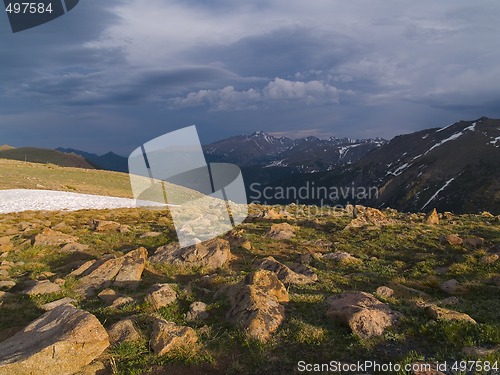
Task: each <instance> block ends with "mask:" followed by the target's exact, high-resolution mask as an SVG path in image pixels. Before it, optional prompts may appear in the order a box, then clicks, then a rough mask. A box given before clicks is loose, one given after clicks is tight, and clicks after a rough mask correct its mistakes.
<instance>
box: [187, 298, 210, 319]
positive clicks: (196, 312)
mask: <svg viewBox="0 0 500 375" xmlns="http://www.w3.org/2000/svg"><path fill="white" fill-rule="evenodd" d="M207 318H208V312H207V304H206V303H203V302H200V301H197V302H193V303H192V304H191V305H189V311H188V313H187V315H186V320H187V321H188V322H193V321H197V320H205V319H207Z"/></svg>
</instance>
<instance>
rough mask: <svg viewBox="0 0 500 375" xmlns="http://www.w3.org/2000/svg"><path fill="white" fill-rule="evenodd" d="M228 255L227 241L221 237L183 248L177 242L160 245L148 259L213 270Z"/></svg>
mask: <svg viewBox="0 0 500 375" xmlns="http://www.w3.org/2000/svg"><path fill="white" fill-rule="evenodd" d="M230 256H231V249H230V246H229V242H228V241H226V240H224V239H222V238H214V239H212V240H208V241H205V242H200V243H198V244H196V245H192V246H188V247H184V248H181V247H180V246H179V244H178V243H174V244H168V245H165V246H162V247H160V248H158V249H157V250H156V252H155V254H154V255H153V256H152V257H151V258H150V259H149V261H150V262H151V263H169V264H173V265H177V266H186V267H203V268H205V269H207V270H215V269H217V268H220V267H222V265H223V264H225V263H226V262H227V261H228V260H229V258H230Z"/></svg>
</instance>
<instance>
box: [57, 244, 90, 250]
mask: <svg viewBox="0 0 500 375" xmlns="http://www.w3.org/2000/svg"><path fill="white" fill-rule="evenodd" d="M88 249H90V246H89V245H83V244H81V243H78V242H72V243H69V244H66V245H64V246H63V247H62V249H61V251H62V252H66V253H75V252H81V253H84V252H86V251H87V250H88Z"/></svg>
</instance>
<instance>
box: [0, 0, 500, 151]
mask: <svg viewBox="0 0 500 375" xmlns="http://www.w3.org/2000/svg"><path fill="white" fill-rule="evenodd" d="M498 19H500V2H499V1H498V0H491V1H488V0H483V1H477V2H472V1H470V0H442V1H428V0H423V1H409V0H397V1H396V0H353V1H344V0H314V1H298V0H286V1H285V0H269V1H263V0H249V1H240V2H237V1H229V0H210V1H208V0H182V1H181V0H174V1H169V0H148V1H147V2H146V1H138V0H135V1H132V0H106V1H103V0H81V1H80V3H79V5H78V6H77V7H75V8H74V9H73V10H72V11H71V12H69V13H67V14H66V15H64V16H62V17H60V18H58V19H56V20H54V21H51V22H49V23H46V24H44V25H41V26H38V27H35V28H33V29H29V30H26V31H23V32H19V33H15V34H14V33H12V31H11V29H10V26H9V24H8V20H7V16H6V14H4V15H3V16H0V51H1V52H0V66H1V68H2V69H1V70H0V82H1V85H0V144H11V145H14V146H17V147H20V146H37V147H50V148H55V147H59V146H62V147H72V148H77V149H82V150H85V151H91V152H97V153H105V152H107V151H115V152H118V153H120V154H122V155H128V154H129V153H130V152H131V151H132V150H133V149H135V148H137V147H139V146H140V145H141V144H143V143H144V142H147V141H148V140H150V139H152V138H155V137H157V136H160V135H162V134H165V133H168V132H170V131H173V130H176V129H180V128H183V127H186V126H189V125H193V124H194V125H196V126H197V128H198V132H199V135H200V138H201V141H202V143H209V142H213V141H215V140H218V139H222V138H225V137H228V136H232V135H237V134H249V133H252V132H254V131H256V130H263V131H266V132H268V133H270V134H274V135H277V136H288V137H291V138H298V137H304V136H309V135H314V136H318V137H320V138H321V137H329V136H338V137H351V138H369V137H379V136H380V137H384V138H387V139H390V138H392V137H394V136H396V135H399V134H405V133H411V132H414V131H417V130H421V129H425V128H432V127H442V126H446V125H448V124H449V123H453V122H455V121H458V120H473V119H477V118H479V117H481V116H487V117H492V118H499V117H500V105H499V103H500V87H499V85H498V82H499V77H500V48H498V47H499V44H498V40H499V37H500V35H499V34H500V31H499V30H498Z"/></svg>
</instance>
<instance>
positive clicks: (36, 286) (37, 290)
mask: <svg viewBox="0 0 500 375" xmlns="http://www.w3.org/2000/svg"><path fill="white" fill-rule="evenodd" d="M25 285H26V286H27V288H26V289H25V290H24V291H23V292H22V293H24V294H27V295H29V296H32V295H39V294H40V295H41V294H51V293H60V292H61V287H60V286H59V285H57V284H54V283H52V282H50V281H49V280H42V281H37V280H30V281H28V282H26V283H25Z"/></svg>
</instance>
